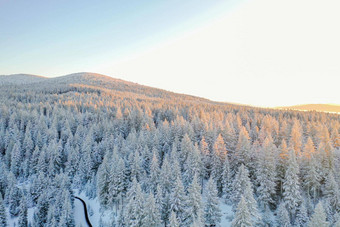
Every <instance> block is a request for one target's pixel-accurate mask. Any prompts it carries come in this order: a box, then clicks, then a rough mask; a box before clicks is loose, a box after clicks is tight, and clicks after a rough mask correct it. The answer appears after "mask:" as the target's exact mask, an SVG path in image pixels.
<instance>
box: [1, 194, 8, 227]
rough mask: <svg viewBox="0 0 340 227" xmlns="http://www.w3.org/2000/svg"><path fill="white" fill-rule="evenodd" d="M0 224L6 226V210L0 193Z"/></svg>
mask: <svg viewBox="0 0 340 227" xmlns="http://www.w3.org/2000/svg"><path fill="white" fill-rule="evenodd" d="M0 226H7V217H6V210H5V206H4V201H3V199H2V195H1V193H0Z"/></svg>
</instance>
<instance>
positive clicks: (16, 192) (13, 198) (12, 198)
mask: <svg viewBox="0 0 340 227" xmlns="http://www.w3.org/2000/svg"><path fill="white" fill-rule="evenodd" d="M21 194H22V193H21V191H20V189H19V188H18V187H17V186H14V187H12V188H11V189H10V193H9V196H8V203H9V213H10V215H11V217H15V216H17V215H18V214H19V211H20V209H19V207H20V200H21V196H22V195H21Z"/></svg>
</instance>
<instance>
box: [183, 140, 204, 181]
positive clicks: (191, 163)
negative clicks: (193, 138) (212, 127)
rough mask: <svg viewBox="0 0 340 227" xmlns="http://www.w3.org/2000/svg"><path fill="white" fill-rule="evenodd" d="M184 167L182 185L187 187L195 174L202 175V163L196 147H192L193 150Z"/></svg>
mask: <svg viewBox="0 0 340 227" xmlns="http://www.w3.org/2000/svg"><path fill="white" fill-rule="evenodd" d="M184 166H185V168H184V175H183V181H184V185H186V186H188V185H189V184H190V183H191V181H192V179H193V177H194V175H195V174H197V175H198V176H201V174H202V161H201V156H200V153H199V150H198V147H197V146H194V148H193V149H192V150H191V152H190V154H189V155H188V157H187V159H186V162H185V164H184Z"/></svg>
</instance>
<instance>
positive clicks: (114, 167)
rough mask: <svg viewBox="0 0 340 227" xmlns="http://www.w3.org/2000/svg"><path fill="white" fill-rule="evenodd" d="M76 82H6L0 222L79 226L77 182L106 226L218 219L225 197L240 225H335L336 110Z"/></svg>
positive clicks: (339, 119)
mask: <svg viewBox="0 0 340 227" xmlns="http://www.w3.org/2000/svg"><path fill="white" fill-rule="evenodd" d="M116 83H118V82H116ZM65 86H66V85H65ZM115 86H119V84H118V85H117V84H116V85H115ZM124 86H125V85H124ZM71 87H73V88H72V89H69V85H67V87H65V88H62V90H63V89H65V90H67V89H68V92H67V93H63V92H56V91H54V90H53V89H52V90H49V92H41V90H44V89H42V88H39V89H33V88H27V89H26V90H25V91H24V92H23V91H22V90H20V86H14V87H10V88H8V87H7V88H5V87H3V89H2V91H1V92H0V100H1V104H0V138H1V139H0V173H1V174H0V193H1V196H0V226H1V225H4V226H5V225H6V224H5V223H8V222H9V220H7V219H6V215H5V207H7V208H8V209H9V212H10V216H11V217H18V216H19V222H18V224H19V226H28V225H29V224H31V225H32V226H75V222H74V217H73V206H74V205H73V198H72V195H73V190H74V189H79V190H81V191H85V192H86V195H87V196H88V197H89V198H96V197H97V198H98V200H99V201H100V204H101V206H102V209H104V210H112V212H113V216H112V222H111V223H101V224H102V225H109V226H218V225H220V223H221V222H222V223H223V221H224V220H221V206H220V203H221V202H223V203H226V204H229V205H231V206H232V207H233V211H234V212H235V213H234V216H233V217H232V219H233V220H232V225H233V226H275V225H277V226H293V225H294V226H307V225H308V226H316V225H319V226H339V224H340V215H339V212H340V192H339V182H340V174H339V171H338V170H339V169H340V152H339V147H340V137H339V130H340V116H339V115H336V114H327V113H318V112H297V111H282V110H271V109H260V108H251V107H242V106H237V105H226V104H218V103H213V102H210V101H207V100H203V99H195V98H192V97H189V98H186V96H180V95H176V96H172V95H171V94H170V95H159V94H158V95H157V96H155V97H151V96H150V95H143V94H142V93H140V94H138V93H133V92H124V91H123V90H124V89H121V91H117V90H110V87H109V86H106V87H104V88H103V87H98V88H96V87H93V85H92V84H90V85H88V84H82V85H79V84H74V85H72V86H71ZM58 89H59V88H58ZM143 89H147V88H146V87H143ZM143 89H142V90H143ZM45 90H46V91H48V89H47V88H46V89H45ZM98 91H100V92H98ZM164 97H165V98H164ZM168 97H174V98H168ZM30 207H35V211H34V215H33V220H29V221H28V220H27V208H30ZM28 222H31V223H28Z"/></svg>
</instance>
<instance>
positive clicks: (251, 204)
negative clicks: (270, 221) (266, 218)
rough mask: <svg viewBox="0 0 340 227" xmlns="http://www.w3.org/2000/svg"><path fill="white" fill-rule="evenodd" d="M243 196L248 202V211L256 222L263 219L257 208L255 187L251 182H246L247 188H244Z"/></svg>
mask: <svg viewBox="0 0 340 227" xmlns="http://www.w3.org/2000/svg"><path fill="white" fill-rule="evenodd" d="M243 197H244V199H245V201H246V203H247V207H248V211H249V213H250V215H251V217H252V220H253V222H254V223H257V222H259V221H260V220H261V216H260V214H259V212H258V209H257V201H256V200H255V198H254V193H253V188H252V187H251V184H250V183H249V184H246V188H245V189H244V193H243Z"/></svg>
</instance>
